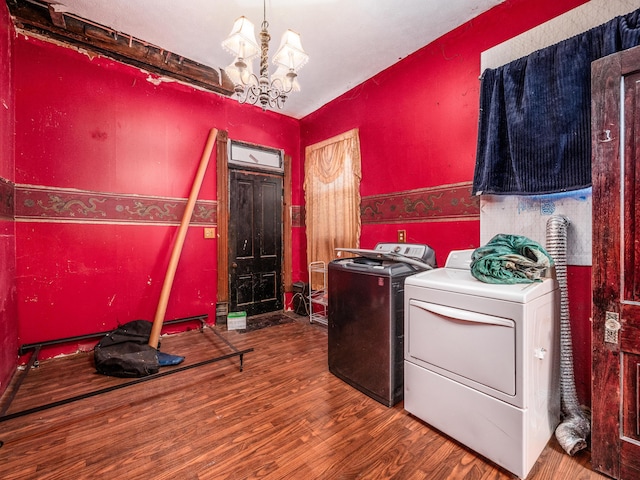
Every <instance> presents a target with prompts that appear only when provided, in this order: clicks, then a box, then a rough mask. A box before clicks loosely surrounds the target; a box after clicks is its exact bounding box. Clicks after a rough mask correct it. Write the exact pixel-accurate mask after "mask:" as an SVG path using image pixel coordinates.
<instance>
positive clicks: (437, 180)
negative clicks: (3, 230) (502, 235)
mask: <svg viewBox="0 0 640 480" xmlns="http://www.w3.org/2000/svg"><path fill="white" fill-rule="evenodd" d="M583 3H586V1H585V0H562V1H558V0H536V1H534V0H507V1H506V2H505V3H503V4H501V5H499V6H497V7H495V8H494V9H492V10H490V11H489V12H487V13H485V14H483V15H480V16H479V17H477V18H475V19H473V20H472V21H471V22H469V23H467V24H465V25H462V26H461V27H459V28H458V29H456V30H454V31H452V32H450V33H448V34H446V35H444V36H443V37H441V38H439V39H438V40H436V41H435V42H433V43H431V44H430V45H427V46H426V47H424V48H422V49H421V50H419V51H418V52H416V53H414V54H413V55H410V56H409V57H407V58H405V59H403V60H402V61H400V62H399V63H397V64H396V65H394V66H392V67H390V68H388V69H387V70H385V71H383V72H381V73H379V74H378V75H376V76H375V77H373V78H372V79H370V80H368V81H366V82H364V83H362V84H361V85H358V86H357V87H355V88H354V89H352V90H350V91H349V92H347V93H345V94H344V95H342V96H341V97H339V98H338V99H336V100H334V101H332V102H331V103H329V104H327V105H325V106H324V107H322V108H320V109H319V110H317V111H316V112H313V113H312V114H310V115H308V116H307V117H305V118H304V119H302V121H301V140H302V143H301V145H300V148H301V152H302V153H301V155H303V152H304V148H305V147H306V146H308V145H311V144H314V143H316V142H319V141H322V140H325V139H327V138H330V137H332V136H334V135H337V134H340V133H342V132H345V131H347V130H350V129H353V128H358V129H359V134H360V147H361V155H362V184H361V193H362V195H363V196H367V195H381V194H386V193H397V192H402V191H407V190H413V189H420V188H425V187H433V186H439V185H448V184H455V183H458V182H470V181H471V180H472V179H473V171H474V166H475V154H476V141H477V126H478V105H479V87H480V82H479V76H480V73H481V72H480V54H481V53H482V52H483V51H484V50H486V49H488V48H491V47H493V46H495V45H497V44H499V43H501V42H503V41H505V40H508V39H509V38H511V37H513V36H515V35H518V34H520V33H522V32H524V31H526V30H529V29H531V28H533V27H535V26H536V25H538V24H540V23H543V22H545V21H547V20H549V19H551V18H553V17H556V16H558V15H560V14H562V13H565V12H567V11H569V10H571V9H572V8H575V7H577V6H579V5H581V4H583ZM436 202H437V200H436ZM441 206H442V208H443V209H444V208H445V207H446V206H445V205H441ZM437 208H438V205H437V204H436V206H435V209H437ZM399 229H404V230H406V232H407V241H408V242H416V243H427V244H429V245H431V246H432V247H433V248H434V249H435V251H436V256H437V259H438V263H439V265H442V264H443V263H444V261H445V260H446V257H447V255H448V254H449V252H450V251H451V250H454V249H464V248H475V247H477V246H479V237H480V235H479V219H478V218H476V219H474V220H471V221H450V220H447V221H441V222H440V221H437V219H436V221H424V222H403V221H397V222H393V223H387V224H375V225H374V224H364V225H363V227H362V237H361V246H362V247H363V248H371V247H373V246H374V245H375V244H376V243H377V242H380V241H396V238H397V230H399ZM569 275H570V279H571V281H572V284H571V286H570V295H571V299H570V302H571V314H572V322H573V325H574V331H575V335H574V347H575V352H576V353H575V355H574V357H575V365H576V384H577V389H578V395H579V397H580V399H581V400H582V401H585V402H589V395H590V368H591V363H590V362H591V358H590V342H589V338H590V329H591V325H590V322H589V315H590V304H591V287H590V279H591V269H590V268H580V267H570V268H569Z"/></svg>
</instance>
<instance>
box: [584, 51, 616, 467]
mask: <svg viewBox="0 0 640 480" xmlns="http://www.w3.org/2000/svg"><path fill="white" fill-rule="evenodd" d="M620 75H621V71H620V58H619V57H617V56H608V57H604V58H602V59H600V60H598V61H595V62H594V63H593V64H592V68H591V101H592V106H591V108H592V116H591V132H592V133H591V135H592V156H593V161H592V163H593V164H592V174H591V176H592V184H593V219H594V221H593V272H592V275H593V288H594V291H593V308H592V316H593V317H592V320H593V323H592V345H593V353H592V383H591V388H592V421H591V424H592V434H591V444H592V448H591V450H592V462H593V468H594V469H595V470H597V471H600V472H603V473H606V474H607V475H610V476H612V477H614V478H618V477H619V475H620V470H619V468H620V466H619V459H620V439H619V431H620V418H619V414H618V411H619V406H618V402H619V399H620V360H619V350H620V349H619V345H617V344H613V343H608V344H605V343H604V342H603V339H604V335H605V326H604V324H605V312H606V311H607V310H612V311H613V310H614V309H615V308H616V307H615V302H616V300H617V298H619V292H618V291H617V288H616V286H615V282H612V280H613V278H608V277H609V275H614V276H615V272H616V271H618V261H617V260H616V258H619V250H618V248H619V232H618V231H617V230H616V229H613V230H612V231H609V230H610V229H609V225H608V222H605V221H599V220H602V219H603V218H607V216H608V214H609V213H611V212H613V211H614V210H612V211H609V209H610V208H612V209H615V208H616V203H617V202H618V201H619V197H618V195H616V194H611V192H619V184H618V183H617V182H618V181H619V175H617V174H616V175H612V172H611V170H612V169H615V168H616V167H615V165H610V164H609V161H608V160H606V159H619V154H620V152H619V132H620V122H619V120H620V118H619V117H620V114H619V105H620V86H619V85H620V83H619V82H620ZM603 242H605V243H606V244H607V247H606V248H603V249H600V248H599V245H600V244H601V243H603ZM599 251H600V252H601V253H598V252H599ZM607 252H610V253H611V255H608V253H607ZM608 262H611V263H612V265H611V268H609V267H607V263H608ZM609 283H610V290H609V291H607V292H605V291H602V290H601V287H599V286H605V285H607V284H609ZM603 392H606V395H605V394H603Z"/></svg>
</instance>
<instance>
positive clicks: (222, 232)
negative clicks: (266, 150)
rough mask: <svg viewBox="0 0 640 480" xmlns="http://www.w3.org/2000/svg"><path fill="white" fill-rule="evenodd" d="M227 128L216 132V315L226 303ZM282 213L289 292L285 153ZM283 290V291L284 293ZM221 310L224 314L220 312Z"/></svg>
mask: <svg viewBox="0 0 640 480" xmlns="http://www.w3.org/2000/svg"><path fill="white" fill-rule="evenodd" d="M228 141H229V136H228V134H227V132H226V131H220V132H218V142H217V144H218V150H217V168H216V178H217V180H216V182H217V192H218V193H217V206H218V215H217V221H218V293H217V304H218V308H217V310H218V316H221V315H223V314H224V315H226V312H227V308H228V304H229V256H228V252H229V165H228V143H229V142H228ZM283 160H284V165H283V166H284V178H283V199H282V203H283V212H282V228H283V232H282V248H283V254H282V281H283V286H284V292H291V291H292V289H293V282H292V272H291V266H292V263H293V262H292V255H291V249H292V239H291V228H292V227H291V225H292V219H291V201H292V200H291V155H286V154H285V155H284V159H283ZM284 292H283V293H284ZM221 311H224V313H221Z"/></svg>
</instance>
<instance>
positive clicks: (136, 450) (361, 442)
mask: <svg viewBox="0 0 640 480" xmlns="http://www.w3.org/2000/svg"><path fill="white" fill-rule="evenodd" d="M220 332H221V335H223V336H224V337H225V338H227V339H228V340H229V341H231V342H232V343H233V344H234V345H235V346H236V347H237V348H238V349H245V348H254V351H253V352H250V353H248V354H246V355H245V357H244V371H240V369H239V361H238V358H237V357H236V358H233V359H226V360H223V361H220V362H217V363H212V364H210V365H205V366H202V367H198V368H194V369H191V370H187V371H183V372H180V373H176V374H175V375H168V376H165V377H163V378H158V379H154V380H151V381H148V382H144V383H141V384H138V385H134V386H129V387H126V388H123V389H119V390H116V391H113V392H109V393H105V394H102V395H99V396H95V397H91V398H86V399H83V400H80V401H77V402H74V403H71V404H67V405H64V406H59V407H55V408H51V409H47V410H44V411H41V412H38V413H34V414H30V415H27V416H22V417H18V418H14V419H11V420H6V421H4V422H2V423H0V441H2V442H4V445H3V446H2V447H1V448H0V478H2V479H7V480H8V479H21V480H22V479H65V480H68V479H85V478H92V479H154V480H155V479H180V480H181V479H185V480H190V479H198V480H203V479H216V480H217V479H246V478H266V479H305V480H312V479H345V480H346V479H355V478H362V479H391V478H393V479H402V480H405V479H407V480H411V479H436V480H440V479H456V480H458V479H466V480H477V479H493V480H499V479H509V478H514V477H513V476H512V475H510V474H509V473H507V472H506V471H504V470H502V469H500V468H499V467H497V466H495V465H494V464H492V463H491V462H489V461H487V460H485V459H483V458H481V457H478V456H477V455H475V454H474V453H473V452H472V451H470V450H468V449H466V448H465V447H463V446H462V445H460V444H458V443H456V442H454V441H452V440H451V439H449V438H447V437H446V436H445V435H443V434H441V433H439V432H437V431H435V430H433V429H431V428H430V427H429V426H428V425H426V424H424V423H422V422H421V421H419V420H417V419H416V418H415V417H412V416H411V415H409V414H408V413H406V412H405V411H404V410H403V405H402V403H399V404H398V405H396V406H395V407H393V408H387V407H385V406H383V405H381V404H379V403H378V402H376V401H374V400H372V399H370V398H369V397H367V396H366V395H364V394H362V393H360V392H359V391H357V390H355V389H354V388H352V387H350V386H349V385H347V384H345V383H344V382H342V381H341V380H339V379H338V378H336V377H334V376H333V375H332V374H330V373H329V371H328V368H327V332H326V328H325V327H322V326H318V325H311V324H309V323H308V321H307V319H298V321H296V322H294V323H289V324H284V325H278V326H273V327H269V328H265V329H262V330H257V331H254V332H248V333H244V334H243V333H240V332H237V331H226V330H224V329H222V328H221V329H220ZM161 350H162V351H164V352H167V353H172V354H179V355H184V356H186V360H185V364H189V363H195V362H198V361H202V360H204V359H207V358H212V357H217V356H219V355H223V354H226V353H229V352H230V350H229V347H228V346H226V345H225V344H224V343H223V342H221V341H220V340H219V339H217V338H216V336H215V335H214V334H213V333H212V332H211V331H208V330H207V329H205V331H204V332H203V333H201V332H199V331H197V330H194V331H190V332H186V333H182V334H179V335H173V336H169V337H163V338H162V339H161ZM169 368H173V367H163V369H162V371H163V372H164V371H165V370H166V369H169ZM120 382H122V380H121V379H117V378H112V377H105V376H102V375H99V374H96V373H95V369H94V368H93V366H92V364H91V354H88V353H85V354H78V355H73V356H69V357H63V358H59V359H54V360H51V361H46V362H42V363H41V364H40V366H39V367H37V368H34V369H33V370H32V371H31V372H30V373H29V375H28V376H27V378H26V380H25V381H24V383H23V385H22V387H21V388H20V390H19V392H18V395H17V396H16V398H15V400H14V401H13V402H12V404H11V408H10V409H9V410H8V412H7V413H8V414H10V413H12V412H17V411H22V410H25V409H27V408H31V407H33V406H36V405H41V404H45V403H49V402H52V401H56V400H60V399H62V398H65V397H70V396H75V395H78V394H81V393H84V392H87V391H91V390H95V389H98V388H104V387H105V386H109V385H114V384H118V383H120ZM589 461H590V454H589V452H581V453H579V454H578V455H576V456H575V457H569V456H568V455H566V454H565V453H564V452H563V451H562V449H561V448H560V447H559V445H558V443H557V442H556V441H555V438H553V439H552V440H551V441H550V442H549V445H548V446H547V448H546V449H545V450H544V452H543V453H542V455H541V457H540V459H539V460H538V463H537V464H536V465H535V467H534V468H533V470H532V472H531V473H530V474H529V477H528V478H529V479H531V480H542V479H554V480H558V479H567V480H568V479H571V480H576V479H583V480H586V479H600V478H606V477H604V476H601V475H599V474H597V473H595V472H592V471H591V469H590V464H589Z"/></svg>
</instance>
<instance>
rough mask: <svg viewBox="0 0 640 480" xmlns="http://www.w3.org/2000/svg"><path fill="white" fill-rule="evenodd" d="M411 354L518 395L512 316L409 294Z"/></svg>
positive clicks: (469, 382) (470, 380)
mask: <svg viewBox="0 0 640 480" xmlns="http://www.w3.org/2000/svg"><path fill="white" fill-rule="evenodd" d="M408 330H409V331H408V332H407V334H406V341H407V342H408V349H407V353H408V355H409V356H410V357H411V358H412V359H413V360H414V361H416V362H417V363H419V364H422V365H423V366H424V367H426V368H429V369H431V370H434V371H436V372H438V373H440V374H442V375H445V376H448V377H449V378H452V379H454V380H457V381H460V382H462V383H465V384H466V385H469V386H472V387H473V386H474V384H480V385H483V386H485V387H488V388H490V389H493V390H496V391H498V392H502V393H503V394H506V395H511V396H513V395H515V394H516V323H515V322H514V321H513V320H511V319H508V318H501V317H496V316H493V315H487V314H481V313H477V312H472V311H469V310H462V309H458V308H454V307H450V306H445V305H438V304H435V303H430V302H425V301H421V300H416V299H411V300H410V301H409V312H408Z"/></svg>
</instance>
